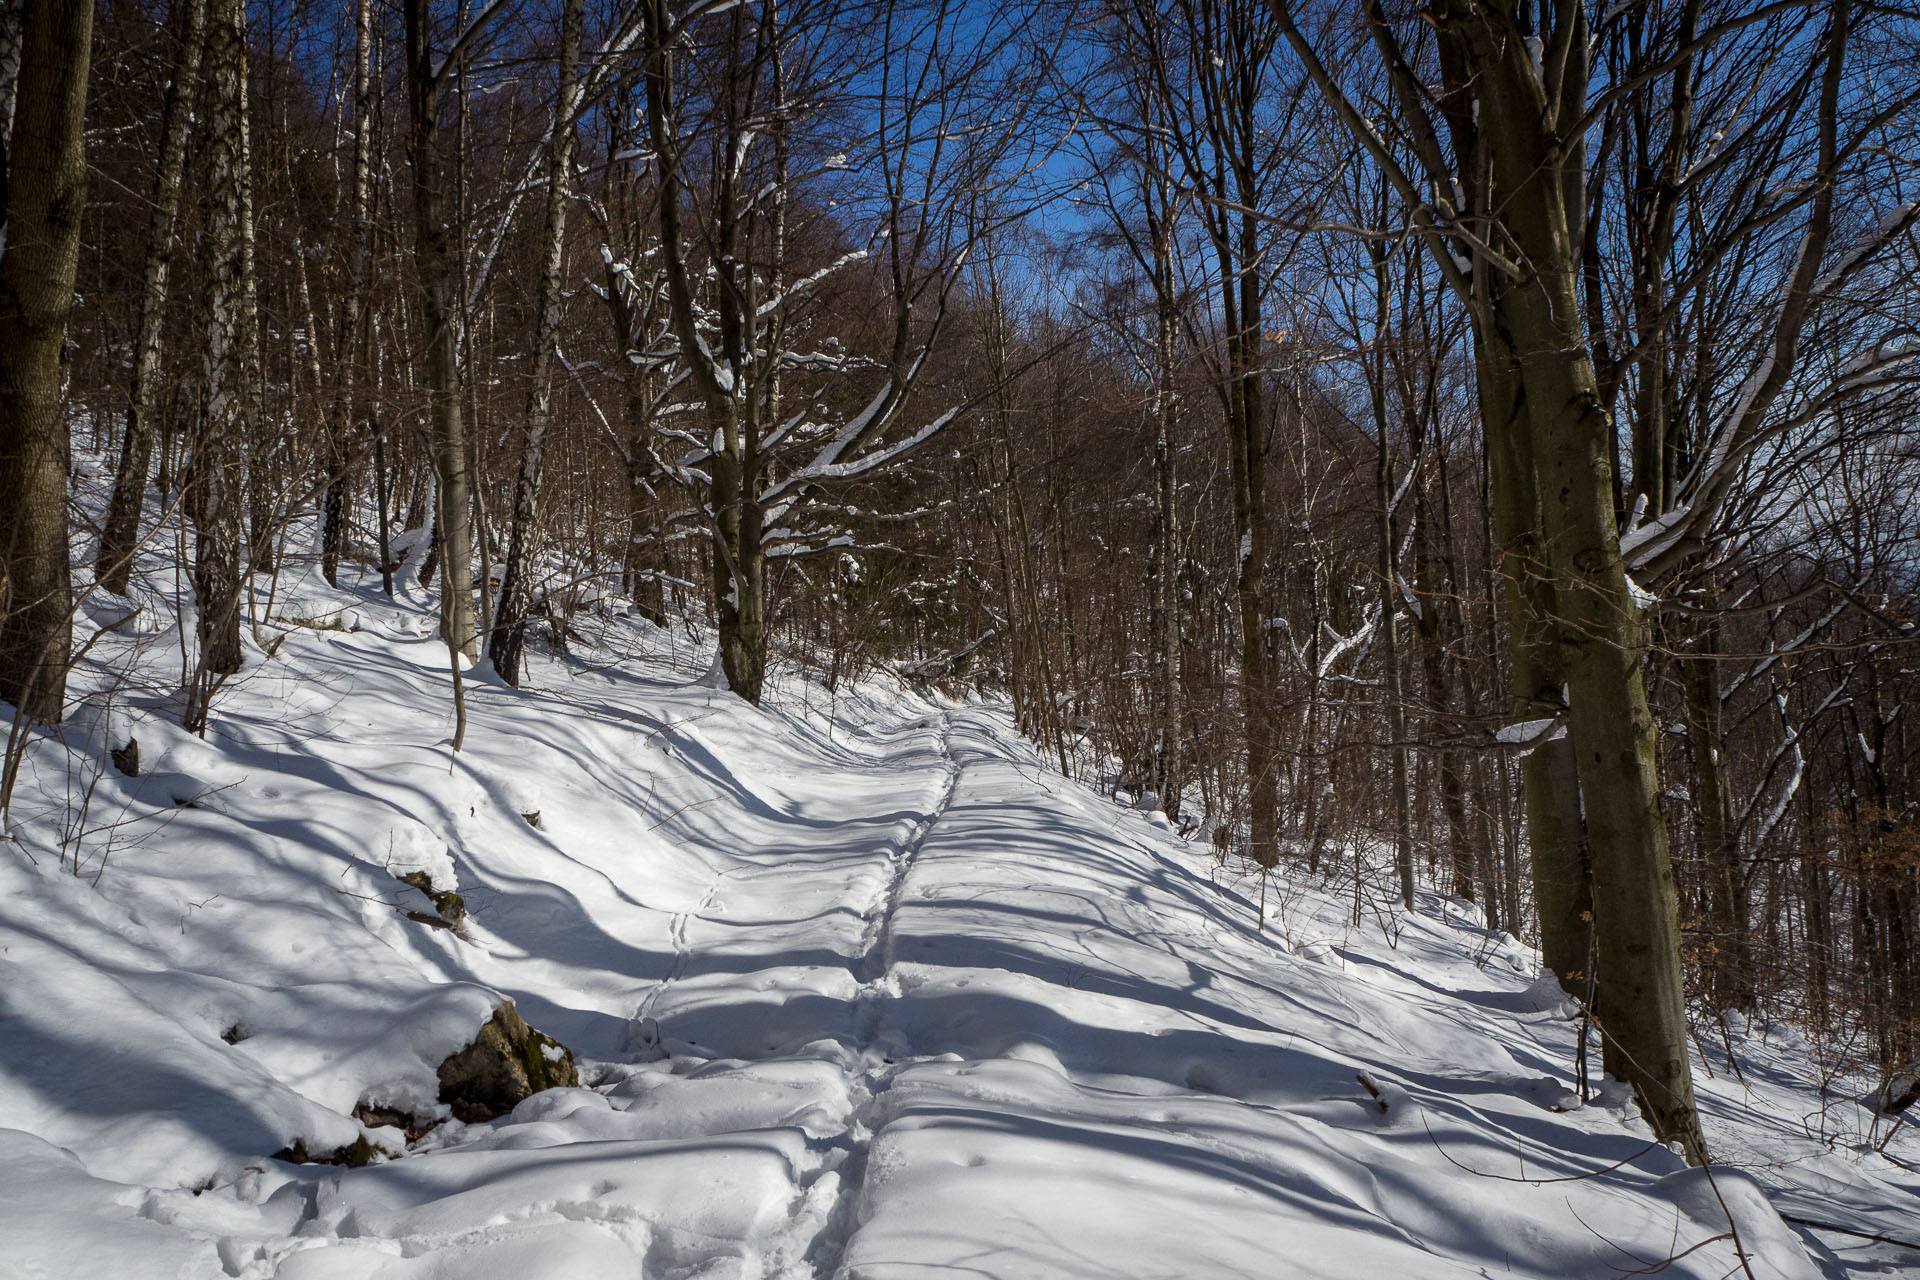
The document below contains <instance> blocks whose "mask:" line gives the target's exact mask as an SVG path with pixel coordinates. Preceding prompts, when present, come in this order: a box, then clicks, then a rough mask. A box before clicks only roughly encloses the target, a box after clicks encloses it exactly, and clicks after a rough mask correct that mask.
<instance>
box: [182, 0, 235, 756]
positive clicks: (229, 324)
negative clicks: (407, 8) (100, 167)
mask: <svg viewBox="0 0 1920 1280" xmlns="http://www.w3.org/2000/svg"><path fill="white" fill-rule="evenodd" d="M246 39H247V36H246V6H245V0H213V3H212V4H211V5H210V6H209V10H208V14H207V48H206V61H207V112H206V116H207V144H206V157H207V160H206V163H207V232H206V239H207V244H208V256H209V263H208V277H209V279H208V291H207V328H206V366H205V375H204V381H205V387H206V392H205V395H206V398H205V401H204V404H203V407H202V412H201V416H200V424H199V431H198V433H197V439H196V440H195V444H194V451H193V460H192V462H191V463H190V464H189V467H188V470H189V480H188V485H189V488H190V490H191V492H190V494H189V499H188V512H189V514H190V515H191V516H192V517H193V522H194V530H195V533H194V561H193V594H194V604H195V607H196V609H197V610H198V614H199V617H198V634H199V639H200V661H199V665H198V669H197V674H196V678H195V681H194V687H193V688H191V689H189V691H188V701H187V715H186V719H187V722H188V727H189V728H191V729H194V730H196V731H197V730H200V729H203V728H204V727H205V725H206V716H207V699H208V696H209V689H210V682H211V681H212V680H213V679H215V678H217V677H220V676H225V675H229V674H231V673H232V672H235V671H238V670H239V669H240V662H241V649H240V606H241V594H242V591H243V589H244V582H243V579H242V576H241V566H242V548H241V504H242V502H243V501H244V499H245V487H244V484H243V468H244V465H245V463H244V460H243V456H242V450H243V448H244V447H245V445H246V443H247V440H248V426H249V423H248V415H247V409H248V406H249V403H250V394H249V387H248V368H247V359H246V331H247V321H246V315H245V312H246V307H247V302H248V296H247V289H246V250H245V247H244V238H245V234H246V220H245V191H244V186H245V182H246V173H245V159H246V153H245V147H244V145H243V134H242V130H243V127H244V125H243V122H244V118H245V113H246V109H247V104H246V74H247V72H246Z"/></svg>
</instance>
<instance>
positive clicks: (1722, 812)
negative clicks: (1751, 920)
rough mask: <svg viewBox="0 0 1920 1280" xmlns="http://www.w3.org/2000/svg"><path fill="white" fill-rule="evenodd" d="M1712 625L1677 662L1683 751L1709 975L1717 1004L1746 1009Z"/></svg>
mask: <svg viewBox="0 0 1920 1280" xmlns="http://www.w3.org/2000/svg"><path fill="white" fill-rule="evenodd" d="M1717 631H1718V627H1717V626H1716V625H1715V624H1714V623H1713V622H1711V621H1704V622H1701V623H1700V624H1698V625H1696V626H1695V627H1694V628H1693V635H1692V637H1691V644H1690V645H1689V646H1688V649H1687V651H1686V652H1683V653H1681V654H1680V655H1679V659H1678V663H1679V667H1680V685H1681V689H1682V691H1683V693H1684V695H1685V696H1684V701H1685V705H1686V715H1687V751H1688V755H1689V756H1690V758H1691V760H1692V763H1693V783H1694V786H1693V809H1694V815H1695V827H1696V829H1697V831H1698V833H1699V839H1700V862H1701V865H1702V866H1703V867H1704V868H1705V871H1706V877H1707V924H1708V928H1709V931H1710V933H1711V951H1710V953H1709V956H1710V958H1709V959H1708V960H1707V963H1706V969H1707V975H1708V981H1709V984H1710V986H1711V988H1712V991H1713V1000H1714V1005H1715V1006H1716V1007H1717V1008H1721V1009H1748V1008H1751V1007H1752V1005H1753V995H1754V989H1753V943H1752V939H1751V938H1749V937H1748V934H1747V930H1748V920H1747V876H1746V871H1745V869H1744V868H1743V867H1742V866H1741V864H1740V851H1739V849H1738V847H1737V846H1736V843H1735V841H1734V839H1733V831H1732V822H1731V820H1730V815H1729V810H1728V801H1727V788H1726V772H1725V769H1724V768H1723V766H1722V764H1721V760H1720V747H1721V730H1720V688H1719V680H1718V679H1717V678H1716V676H1715V671H1714V664H1715V656H1716V651H1717V650H1718V648H1719V642H1718V637H1717V635H1716V632H1717Z"/></svg>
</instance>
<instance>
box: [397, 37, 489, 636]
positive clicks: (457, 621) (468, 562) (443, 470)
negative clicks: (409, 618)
mask: <svg viewBox="0 0 1920 1280" xmlns="http://www.w3.org/2000/svg"><path fill="white" fill-rule="evenodd" d="M406 28H407V105H408V109H409V112H410V115H411V120H412V133H411V137H410V148H409V149H410V152H411V157H410V158H411V160H412V171H413V241H414V246H413V247H414V265H415V269H416V270H417V271H418V272H419V275H420V312H421V321H422V324H423V325H424V327H425V330H426V334H425V337H426V374H427V412H428V428H429V430H428V435H429V439H430V445H431V450H432V456H433V469H434V474H435V477H436V478H437V480H438V482H439V483H438V485H437V486H436V493H437V496H438V502H437V511H436V515H437V523H438V526H439V530H440V538H439V541H440V551H441V555H440V559H441V561H442V562H443V567H442V569H441V577H440V584H441V585H440V638H441V639H442V640H443V641H444V642H445V643H446V645H447V647H448V648H449V649H451V650H453V651H454V652H456V653H458V654H461V655H463V656H465V657H467V658H472V657H474V656H476V654H477V651H478V650H477V639H478V637H477V636H476V635H475V632H474V625H473V486H472V478H471V474H470V472H469V469H468V464H467V438H466V430H465V427H464V425H463V423H462V421H461V416H460V378H459V368H458V356H457V353H456V350H455V348H456V343H457V341H458V338H459V327H460V326H459V320H460V313H461V310H462V308H463V307H464V305H465V302H464V299H462V298H461V297H460V295H459V272H458V270H457V269H456V265H455V262H454V243H453V226H452V219H451V216H450V210H449V207H448V203H447V189H446V175H445V173H444V172H443V164H442V161H441V157H440V104H441V89H442V86H443V85H444V83H445V80H444V77H445V75H446V70H447V69H446V68H443V67H439V66H437V65H436V64H437V59H438V55H436V53H435V52H434V47H433V5H432V2H431V0H406ZM462 34H463V35H464V33H462ZM458 39H460V37H459V36H456V40H458ZM462 56H464V54H462Z"/></svg>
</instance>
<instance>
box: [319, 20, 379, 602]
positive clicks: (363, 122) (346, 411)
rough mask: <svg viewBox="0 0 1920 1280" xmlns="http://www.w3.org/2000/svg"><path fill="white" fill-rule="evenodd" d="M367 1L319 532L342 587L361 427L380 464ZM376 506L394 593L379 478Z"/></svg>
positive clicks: (330, 570) (356, 54)
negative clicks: (335, 395) (371, 298)
mask: <svg viewBox="0 0 1920 1280" xmlns="http://www.w3.org/2000/svg"><path fill="white" fill-rule="evenodd" d="M373 39H374V32H373V0H357V3H356V4H355V5H354V16H353V192H352V197H351V199H352V205H353V250H352V258H351V260H350V266H349V268H348V274H347V296H346V312H345V316H344V318H343V322H342V324H341V326H340V340H339V344H338V347H337V349H336V354H337V356H338V357H339V366H340V391H339V401H338V403H337V404H336V407H335V415H334V419H333V421H332V422H331V423H330V424H329V425H330V426H331V428H332V431H333V434H332V436H331V437H330V438H329V440H328V442H327V466H328V470H327V495H326V500H325V515H324V520H325V523H324V524H323V526H322V527H321V531H320V570H321V572H322V573H323V574H325V575H326V579H327V584H328V585H329V586H338V585H339V583H340V557H341V555H342V554H343V553H344V552H345V549H346V542H347V506H348V502H349V495H350V493H351V477H350V473H349V469H350V467H351V466H352V463H353V454H354V447H353V444H352V440H353V431H354V428H356V427H362V426H364V427H365V428H366V429H367V430H368V431H370V432H372V433H373V434H374V437H375V444H374V451H375V455H376V456H375V462H374V466H375V468H376V470H381V469H383V464H384V458H382V457H381V456H380V455H381V454H382V453H383V450H382V449H381V446H380V444H379V439H378V435H379V433H378V428H377V427H376V426H375V425H374V423H373V411H372V407H371V397H370V396H369V394H368V391H369V387H370V384H371V382H372V380H373V370H372V363H373V308H372V307H371V306H369V305H368V304H367V293H368V290H369V287H370V284H371V281H370V279H369V276H370V266H371V259H372V257H373V136H372V135H373ZM374 484H375V487H376V488H377V489H378V490H379V499H378V501H379V506H380V521H381V526H380V535H379V539H378V541H379V545H380V565H381V570H380V573H381V582H382V583H383V585H384V586H385V587H386V590H387V594H388V595H392V594H393V571H392V569H391V568H390V567H389V566H388V562H387V529H386V519H387V511H386V506H387V504H386V488H385V485H386V480H385V478H384V476H379V475H377V476H376V477H375V480H374Z"/></svg>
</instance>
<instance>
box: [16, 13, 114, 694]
mask: <svg viewBox="0 0 1920 1280" xmlns="http://www.w3.org/2000/svg"><path fill="white" fill-rule="evenodd" d="M93 10H94V6H93V5H92V4H74V3H70V0H31V3H29V4H28V5H27V6H26V11H25V14H24V20H23V23H22V26H21V56H20V72H19V78H18V80H17V81H16V84H15V89H14V93H15V105H14V116H13V129H12V133H11V135H10V136H9V137H8V138H7V149H6V155H5V161H6V163H5V168H4V172H5V177H6V189H5V193H4V195H5V201H4V208H5V211H6V237H7V238H6V243H5V246H4V248H0V254H3V255H4V256H0V698H4V699H5V700H6V701H8V702H11V703H13V705H14V706H15V707H16V708H17V709H18V711H19V712H20V714H22V715H24V716H27V717H29V718H31V719H34V720H40V721H57V720H59V719H60V717H61V714H62V712H63V710H64V704H65V700H66V687H67V667H68V664H69V662H70V660H71V658H70V655H71V651H72V646H73V621H72V602H71V599H70V597H71V579H70V577H69V572H68V567H67V563H68V562H67V555H68V547H67V453H68V440H67V422H66V415H65V414H64V413H63V412H62V408H61V376H60V348H61V344H62V343H63V342H64V341H65V340H66V333H67V316H68V313H69V312H71V311H72V309H73V278H74V272H75V269H76V267H77V266H78V263H79V253H80V223H81V218H82V215H83V214H84V212H85V210H86V199H87V197H86V190H87V186H86V184H87V170H86V156H85V150H84V148H85V134H84V131H83V126H84V116H85V112H86V102H87V63H88V55H89V52H90V50H91V48H92V40H93Z"/></svg>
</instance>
